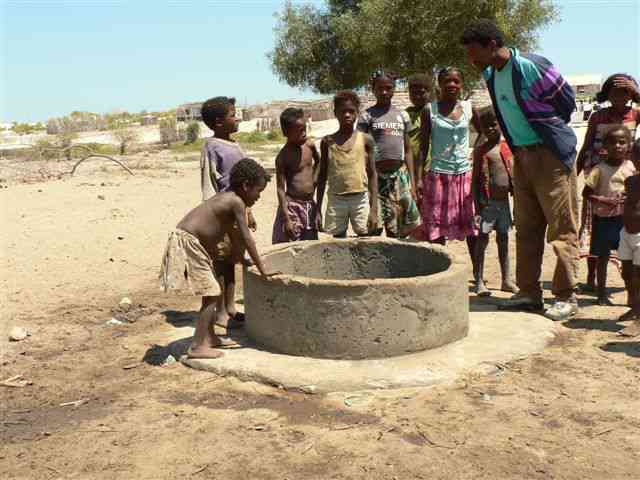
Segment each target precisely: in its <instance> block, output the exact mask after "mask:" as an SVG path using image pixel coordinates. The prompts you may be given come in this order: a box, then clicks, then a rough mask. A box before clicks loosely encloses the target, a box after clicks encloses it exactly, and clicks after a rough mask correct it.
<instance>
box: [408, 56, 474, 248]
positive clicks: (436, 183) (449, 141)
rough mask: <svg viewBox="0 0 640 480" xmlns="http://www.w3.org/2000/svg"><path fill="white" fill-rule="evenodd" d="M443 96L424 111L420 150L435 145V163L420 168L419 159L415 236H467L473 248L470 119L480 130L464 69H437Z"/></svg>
mask: <svg viewBox="0 0 640 480" xmlns="http://www.w3.org/2000/svg"><path fill="white" fill-rule="evenodd" d="M438 85H439V87H440V98H439V100H438V101H436V102H432V103H431V104H429V105H427V106H426V107H425V109H424V111H423V113H422V152H421V155H420V157H421V158H427V155H429V150H431V169H430V170H429V171H428V172H423V171H422V162H420V161H419V162H417V175H416V176H417V178H422V192H421V195H420V196H421V203H422V209H421V210H422V212H421V213H422V227H421V228H419V229H418V230H417V231H416V235H415V236H416V238H418V239H420V240H427V241H429V242H433V243H439V244H442V245H444V244H445V243H446V240H447V239H449V240H452V239H455V240H464V239H466V240H467V244H468V246H469V254H470V255H471V258H472V260H473V251H474V248H473V246H474V243H475V238H476V235H477V234H478V230H477V227H476V224H475V221H474V217H475V207H474V202H473V195H472V193H471V176H472V163H471V157H470V154H469V124H470V123H473V125H474V127H476V130H477V131H480V130H479V122H478V115H477V113H476V112H475V110H474V109H473V108H472V106H471V102H469V101H464V100H460V96H461V93H462V87H463V79H462V72H461V71H460V70H459V69H457V68H454V67H447V68H444V69H442V70H440V72H439V73H438Z"/></svg>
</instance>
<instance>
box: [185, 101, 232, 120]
mask: <svg viewBox="0 0 640 480" xmlns="http://www.w3.org/2000/svg"><path fill="white" fill-rule="evenodd" d="M203 103H204V102H192V103H183V104H182V105H180V106H179V107H178V108H176V120H177V121H178V122H194V121H195V122H201V121H202V104H203ZM236 116H237V117H240V118H242V119H243V120H244V118H243V112H242V109H241V108H240V107H238V106H237V105H236Z"/></svg>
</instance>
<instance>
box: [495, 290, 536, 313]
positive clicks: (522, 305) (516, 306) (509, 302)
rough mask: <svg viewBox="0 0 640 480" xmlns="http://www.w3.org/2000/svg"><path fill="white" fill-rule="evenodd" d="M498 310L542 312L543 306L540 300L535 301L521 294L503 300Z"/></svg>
mask: <svg viewBox="0 0 640 480" xmlns="http://www.w3.org/2000/svg"><path fill="white" fill-rule="evenodd" d="M498 308H499V309H500V310H526V311H536V310H542V309H543V308H544V304H543V303H542V300H536V299H534V298H531V297H528V296H526V295H523V294H521V293H516V294H515V295H514V296H512V297H511V298H508V299H506V300H504V301H503V302H502V303H501V304H500V305H499V306H498Z"/></svg>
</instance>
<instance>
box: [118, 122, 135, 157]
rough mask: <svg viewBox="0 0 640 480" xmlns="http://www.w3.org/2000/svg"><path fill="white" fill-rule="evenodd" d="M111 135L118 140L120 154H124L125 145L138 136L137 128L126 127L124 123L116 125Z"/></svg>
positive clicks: (128, 144)
mask: <svg viewBox="0 0 640 480" xmlns="http://www.w3.org/2000/svg"><path fill="white" fill-rule="evenodd" d="M111 135H113V138H114V139H115V140H116V141H117V142H118V146H119V148H120V155H126V152H127V147H129V146H130V145H131V144H132V143H133V142H135V141H137V140H138V139H139V138H140V135H139V134H138V131H137V130H135V129H133V128H127V127H126V126H124V125H122V126H119V127H116V128H115V130H113V131H112V132H111Z"/></svg>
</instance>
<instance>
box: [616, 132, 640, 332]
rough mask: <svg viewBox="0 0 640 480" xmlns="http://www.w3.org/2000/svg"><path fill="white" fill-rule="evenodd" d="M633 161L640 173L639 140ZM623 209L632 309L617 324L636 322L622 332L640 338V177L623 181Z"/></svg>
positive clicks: (622, 241) (625, 275) (622, 244)
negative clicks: (628, 321) (639, 336)
mask: <svg viewBox="0 0 640 480" xmlns="http://www.w3.org/2000/svg"><path fill="white" fill-rule="evenodd" d="M631 160H632V161H633V165H634V166H635V167H636V171H638V172H640V140H636V142H635V143H634V144H633V149H632V150H631ZM624 192H625V198H624V209H623V213H622V220H623V223H624V228H623V229H622V233H621V234H620V247H619V248H618V255H619V256H620V260H622V276H623V278H624V284H625V286H626V288H627V295H628V304H629V306H630V307H631V309H630V310H629V311H628V312H627V313H625V314H624V315H622V316H621V317H620V318H619V319H618V321H620V322H624V321H626V320H633V323H632V324H631V325H629V326H628V327H627V328H625V329H624V330H622V331H621V332H620V333H621V334H622V335H626V336H630V337H635V336H638V335H640V174H639V173H636V174H635V175H633V176H631V177H628V178H627V179H626V180H625V182H624Z"/></svg>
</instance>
